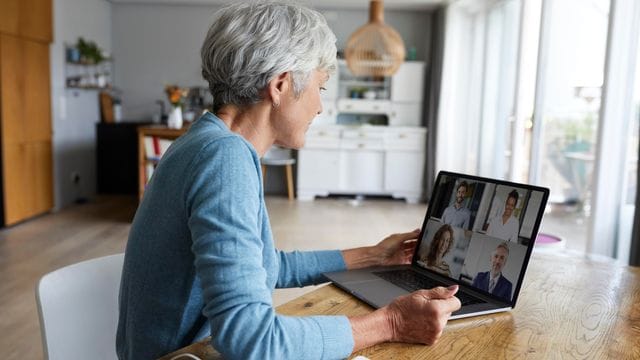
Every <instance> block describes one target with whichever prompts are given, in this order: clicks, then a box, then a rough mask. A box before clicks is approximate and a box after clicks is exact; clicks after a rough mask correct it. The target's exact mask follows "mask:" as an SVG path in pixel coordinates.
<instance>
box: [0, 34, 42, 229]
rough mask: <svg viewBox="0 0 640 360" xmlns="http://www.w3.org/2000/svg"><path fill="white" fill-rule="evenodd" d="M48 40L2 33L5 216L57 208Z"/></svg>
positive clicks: (7, 219) (13, 219)
mask: <svg viewBox="0 0 640 360" xmlns="http://www.w3.org/2000/svg"><path fill="white" fill-rule="evenodd" d="M49 79H50V76H49V44H48V43H46V42H41V41H36V40H32V39H30V38H25V37H21V36H15V35H13V34H6V33H1V34H0V127H1V132H0V134H1V141H0V142H1V143H2V146H1V150H2V222H3V224H4V225H11V224H15V223H17V222H19V221H22V220H25V219H27V218H30V217H33V216H35V215H38V214H42V213H45V212H47V211H49V210H51V209H52V208H53V161H52V148H51V147H52V140H51V138H52V128H51V99H50V98H51V96H50V92H49V91H50V90H49V89H50V83H49Z"/></svg>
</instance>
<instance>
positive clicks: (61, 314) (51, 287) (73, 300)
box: [36, 254, 124, 359]
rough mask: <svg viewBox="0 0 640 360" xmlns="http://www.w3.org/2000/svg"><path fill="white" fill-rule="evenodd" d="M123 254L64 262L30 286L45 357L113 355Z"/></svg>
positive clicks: (91, 357) (114, 354) (98, 357)
mask: <svg viewBox="0 0 640 360" xmlns="http://www.w3.org/2000/svg"><path fill="white" fill-rule="evenodd" d="M123 260H124V254H116V255H110V256H105V257H101V258H96V259H91V260H87V261H83V262H80V263H77V264H73V265H69V266H66V267H64V268H61V269H58V270H55V271H53V272H50V273H48V274H46V275H44V276H43V277H42V278H41V279H40V281H39V282H38V285H37V288H36V301H37V303H38V315H39V317H40V329H41V333H42V346H43V350H44V354H45V358H46V359H116V358H117V357H116V345H115V344H116V329H117V325H118V293H119V290H120V275H121V273H122V264H123Z"/></svg>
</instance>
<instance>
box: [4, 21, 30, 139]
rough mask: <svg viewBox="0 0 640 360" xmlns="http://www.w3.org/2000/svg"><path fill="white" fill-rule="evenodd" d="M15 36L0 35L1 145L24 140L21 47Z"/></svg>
mask: <svg viewBox="0 0 640 360" xmlns="http://www.w3.org/2000/svg"><path fill="white" fill-rule="evenodd" d="M20 43H21V41H20V39H18V38H17V37H15V36H8V35H4V34H2V35H0V96H1V101H2V104H0V105H1V106H0V109H1V110H2V112H1V113H0V114H1V117H0V121H2V133H1V134H2V145H3V146H5V145H8V144H18V143H22V142H24V141H25V133H24V127H23V126H22V122H23V113H22V110H23V106H22V105H23V101H24V84H23V82H22V79H21V78H22V72H23V71H24V69H23V68H22V59H23V57H24V56H23V54H22V51H23V48H22V46H21V44H20Z"/></svg>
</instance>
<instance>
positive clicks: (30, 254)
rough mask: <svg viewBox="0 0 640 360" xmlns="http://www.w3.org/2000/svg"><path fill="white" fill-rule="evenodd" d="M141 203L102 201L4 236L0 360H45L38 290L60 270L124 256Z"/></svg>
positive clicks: (0, 274) (32, 222) (121, 199)
mask: <svg viewBox="0 0 640 360" xmlns="http://www.w3.org/2000/svg"><path fill="white" fill-rule="evenodd" d="M135 207H136V203H135V199H134V198H133V197H114V198H109V199H101V200H99V201H97V202H96V203H89V204H83V205H77V206H73V207H71V208H69V209H67V210H63V211H61V212H59V213H57V214H51V215H44V216H41V217H39V218H36V219H33V220H30V221H27V222H25V223H22V224H19V225H16V226H13V227H10V228H8V229H4V230H2V231H1V232H0V309H2V310H1V313H2V316H0V334H2V336H0V358H2V359H42V357H43V355H42V345H41V341H40V327H39V324H38V314H37V310H36V302H35V286H36V283H37V281H38V279H40V277H41V276H42V275H44V274H46V273H48V272H50V271H52V270H55V269H57V268H60V267H63V266H66V265H69V264H72V263H76V262H79V261H82V260H87V259H91V258H94V257H99V256H103V255H108V254H115V253H118V252H122V251H123V250H124V246H125V243H126V239H127V234H128V233H129V227H130V221H131V219H132V218H133V214H134V211H135Z"/></svg>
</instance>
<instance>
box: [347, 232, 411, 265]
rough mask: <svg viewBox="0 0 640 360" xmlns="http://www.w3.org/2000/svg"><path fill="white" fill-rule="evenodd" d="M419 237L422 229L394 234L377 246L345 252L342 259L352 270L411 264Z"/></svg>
mask: <svg viewBox="0 0 640 360" xmlns="http://www.w3.org/2000/svg"><path fill="white" fill-rule="evenodd" d="M418 235H420V229H416V230H413V231H410V232H406V233H399V234H392V235H389V236H387V237H386V238H384V240H382V241H380V242H379V243H378V244H377V245H375V246H368V247H361V248H355V249H349V250H343V251H342V257H343V258H344V262H345V264H346V265H347V269H350V270H351V269H360V268H364V267H369V266H381V265H385V266H386V265H404V264H409V263H411V258H412V257H413V253H414V251H415V250H416V244H417V241H416V239H417V238H418Z"/></svg>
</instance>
